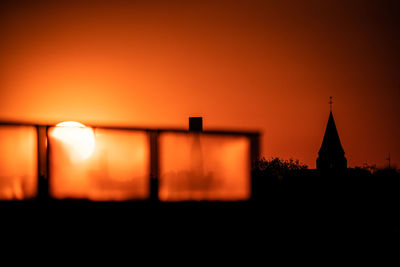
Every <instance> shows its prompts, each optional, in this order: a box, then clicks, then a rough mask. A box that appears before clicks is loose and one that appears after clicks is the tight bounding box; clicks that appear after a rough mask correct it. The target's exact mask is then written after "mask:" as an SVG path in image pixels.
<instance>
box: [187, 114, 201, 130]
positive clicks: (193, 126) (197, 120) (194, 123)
mask: <svg viewBox="0 0 400 267" xmlns="http://www.w3.org/2000/svg"><path fill="white" fill-rule="evenodd" d="M189 131H190V132H202V131H203V117H189Z"/></svg>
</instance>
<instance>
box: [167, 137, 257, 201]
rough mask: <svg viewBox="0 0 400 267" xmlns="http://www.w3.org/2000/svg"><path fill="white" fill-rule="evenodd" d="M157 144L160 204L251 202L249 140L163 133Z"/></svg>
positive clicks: (244, 138)
mask: <svg viewBox="0 0 400 267" xmlns="http://www.w3.org/2000/svg"><path fill="white" fill-rule="evenodd" d="M159 144H160V187H159V198H160V200H161V201H201V200H209V201H238V200H247V199H249V198H250V194H251V191H250V190H251V189H250V186H251V181H250V141H249V139H248V138H246V137H237V136H226V135H210V134H208V135H207V134H199V133H191V134H185V133H163V134H161V135H160V143H159Z"/></svg>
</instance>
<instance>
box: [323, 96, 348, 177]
mask: <svg viewBox="0 0 400 267" xmlns="http://www.w3.org/2000/svg"><path fill="white" fill-rule="evenodd" d="M332 103H333V102H332V97H330V98H329V105H330V112H329V119H328V123H327V125H326V130H325V134H324V138H323V140H322V145H321V148H320V149H319V152H318V156H319V157H318V159H317V168H318V169H322V170H324V169H346V168H347V160H346V158H345V156H344V149H343V147H342V144H341V142H340V138H339V133H338V131H337V128H336V124H335V120H334V118H333V114H332Z"/></svg>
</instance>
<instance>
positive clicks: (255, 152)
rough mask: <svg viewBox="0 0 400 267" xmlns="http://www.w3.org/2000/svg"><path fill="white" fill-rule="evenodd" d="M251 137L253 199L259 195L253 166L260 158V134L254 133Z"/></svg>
mask: <svg viewBox="0 0 400 267" xmlns="http://www.w3.org/2000/svg"><path fill="white" fill-rule="evenodd" d="M249 138H250V172H251V185H250V188H251V197H250V198H251V199H256V198H257V196H256V194H257V193H258V192H257V188H256V187H257V182H258V181H256V179H255V173H254V171H253V166H254V164H255V163H256V161H257V160H259V158H260V134H258V133H257V134H252V135H250V136H249Z"/></svg>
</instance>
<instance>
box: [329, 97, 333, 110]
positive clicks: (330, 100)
mask: <svg viewBox="0 0 400 267" xmlns="http://www.w3.org/2000/svg"><path fill="white" fill-rule="evenodd" d="M332 104H333V101H332V97H331V96H330V97H329V106H330V109H331V112H332Z"/></svg>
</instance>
